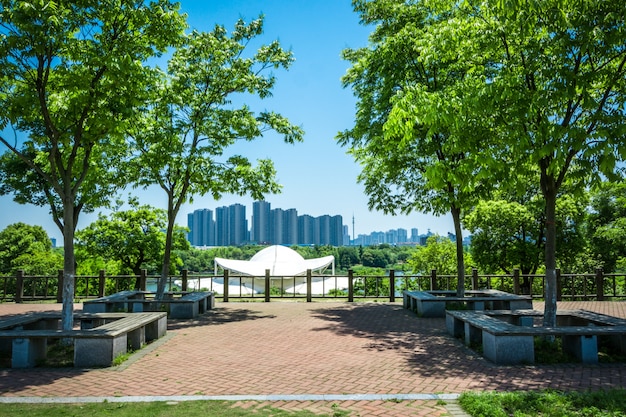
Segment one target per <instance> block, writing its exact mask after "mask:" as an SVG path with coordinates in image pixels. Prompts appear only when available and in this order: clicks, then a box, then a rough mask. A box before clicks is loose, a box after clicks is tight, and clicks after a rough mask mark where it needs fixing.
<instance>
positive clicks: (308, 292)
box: [306, 269, 313, 303]
mask: <svg viewBox="0 0 626 417" xmlns="http://www.w3.org/2000/svg"><path fill="white" fill-rule="evenodd" d="M312 293H313V276H312V274H311V270H310V269H307V270H306V302H307V303H310V302H311V301H313V294H312Z"/></svg>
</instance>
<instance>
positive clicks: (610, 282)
mask: <svg viewBox="0 0 626 417" xmlns="http://www.w3.org/2000/svg"><path fill="white" fill-rule="evenodd" d="M158 280H159V277H158V276H148V275H147V273H146V272H145V271H142V273H141V274H140V275H139V276H135V275H116V276H110V275H106V273H105V271H100V273H99V274H98V275H94V276H76V277H75V285H74V286H75V298H76V299H79V300H81V299H89V298H97V297H102V296H104V295H108V294H112V293H115V292H118V291H122V290H126V289H133V288H140V289H142V290H149V291H155V290H156V285H157V284H156V283H157V281H158ZM62 281H63V272H62V271H59V272H58V274H57V275H54V276H27V275H24V273H23V272H18V273H17V274H16V275H13V276H0V301H15V302H23V301H41V300H56V301H57V302H61V297H62V288H61V283H62ZM557 284H558V286H557V294H558V295H557V298H558V299H559V300H609V299H626V274H623V273H622V274H604V273H603V272H602V270H597V271H596V272H595V273H593V274H561V273H560V271H559V270H557ZM544 286H545V277H544V276H543V275H521V274H520V273H519V271H517V270H516V271H514V272H513V274H510V275H492V274H484V275H480V274H479V273H478V271H477V270H473V271H472V273H471V274H469V275H468V276H467V277H466V280H465V287H466V289H474V290H478V289H498V290H502V291H506V292H510V293H514V294H526V295H530V296H532V297H533V298H542V297H543V293H544ZM456 287H457V277H456V275H439V274H437V272H436V271H435V270H433V271H431V273H430V275H406V274H404V273H402V272H398V271H394V270H392V271H389V273H388V274H385V275H359V274H355V273H354V272H353V271H348V274H347V275H315V274H312V272H311V271H307V274H306V275H305V276H270V273H269V270H268V271H266V273H265V276H262V277H251V276H243V275H231V274H229V273H228V271H225V272H224V274H223V275H203V274H189V273H188V272H187V271H183V273H182V274H181V275H172V276H170V277H168V282H167V284H166V289H167V290H168V291H176V290H180V291H200V290H208V291H213V292H214V293H215V294H216V297H217V298H218V299H221V300H222V301H225V302H228V301H230V300H238V299H251V300H262V301H270V300H271V299H274V298H282V299H303V300H306V301H309V302H310V301H312V300H313V299H338V300H343V299H345V300H347V301H355V300H364V299H385V300H389V301H391V302H394V301H396V298H398V297H401V296H402V292H403V291H405V290H419V291H428V290H450V291H455V290H456Z"/></svg>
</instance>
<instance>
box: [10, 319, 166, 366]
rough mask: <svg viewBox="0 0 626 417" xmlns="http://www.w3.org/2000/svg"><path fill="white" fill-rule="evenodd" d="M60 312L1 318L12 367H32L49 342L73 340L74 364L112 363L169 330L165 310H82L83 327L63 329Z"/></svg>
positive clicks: (81, 321) (44, 357)
mask: <svg viewBox="0 0 626 417" xmlns="http://www.w3.org/2000/svg"><path fill="white" fill-rule="evenodd" d="M60 320H61V315H60V314H59V313H32V314H26V315H22V316H16V317H13V318H11V319H9V320H4V321H0V341H1V342H2V343H0V353H2V354H3V356H6V357H8V358H10V360H11V367H12V368H30V367H33V366H36V365H37V364H38V363H39V362H41V361H44V360H45V359H46V356H47V352H48V341H49V340H56V339H61V338H64V339H72V340H73V342H74V366H75V367H82V368H91V367H101V366H111V364H112V363H113V361H114V360H115V358H116V357H117V356H119V355H122V354H124V353H126V352H127V349H128V348H131V349H134V350H136V349H140V348H141V347H142V346H143V345H144V344H146V343H148V342H151V341H153V340H156V339H158V338H160V337H163V336H164V335H165V333H166V331H167V317H166V314H165V313H164V312H160V313H159V312H151V313H81V314H76V315H75V316H74V320H76V321H79V322H80V329H74V330H61V329H59V323H60Z"/></svg>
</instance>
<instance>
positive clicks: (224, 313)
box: [167, 307, 276, 330]
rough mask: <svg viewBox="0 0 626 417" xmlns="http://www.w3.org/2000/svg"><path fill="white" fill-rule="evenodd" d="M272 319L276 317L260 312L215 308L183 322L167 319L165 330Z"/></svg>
mask: <svg viewBox="0 0 626 417" xmlns="http://www.w3.org/2000/svg"><path fill="white" fill-rule="evenodd" d="M273 318H276V316H275V315H273V314H263V313H262V312H260V311H255V310H250V309H232V308H224V307H217V308H214V309H211V310H209V311H207V312H206V313H204V314H201V315H199V316H198V317H195V318H193V319H185V320H182V319H181V320H171V319H168V321H167V329H168V330H178V329H185V328H188V327H197V326H215V325H221V324H228V323H234V322H240V321H249V320H260V319H273Z"/></svg>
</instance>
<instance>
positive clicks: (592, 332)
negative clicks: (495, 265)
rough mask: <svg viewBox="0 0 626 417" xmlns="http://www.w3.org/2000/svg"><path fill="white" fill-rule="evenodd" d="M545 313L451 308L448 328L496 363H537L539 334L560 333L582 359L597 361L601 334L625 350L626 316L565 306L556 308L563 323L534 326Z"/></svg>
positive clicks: (567, 348) (564, 345)
mask: <svg viewBox="0 0 626 417" xmlns="http://www.w3.org/2000/svg"><path fill="white" fill-rule="evenodd" d="M542 316H543V313H541V312H538V311H535V310H519V311H515V312H513V311H480V312H479V311H459V310H452V311H450V310H449V311H447V312H446V328H447V331H448V333H449V334H450V335H452V336H454V337H460V338H463V340H464V343H465V344H466V345H468V346H471V345H480V346H482V351H483V356H484V357H485V358H487V359H489V360H490V361H492V362H494V363H496V364H520V363H534V362H535V348H534V338H535V337H538V336H558V337H561V338H562V348H563V350H564V351H565V352H567V353H569V354H571V355H573V356H574V357H576V358H577V359H578V360H579V361H581V362H583V363H597V362H598V337H599V336H606V337H608V338H609V339H610V341H611V343H612V344H613V345H614V346H616V347H617V348H618V350H619V351H620V352H621V353H622V354H626V320H622V319H619V318H615V317H611V316H606V315H603V314H598V313H593V312H589V311H584V310H564V311H561V312H557V317H558V318H560V320H557V323H559V322H561V323H563V324H560V325H557V327H542V326H534V318H535V317H542ZM515 322H516V324H514V323H515ZM572 323H574V324H573V325H572Z"/></svg>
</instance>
